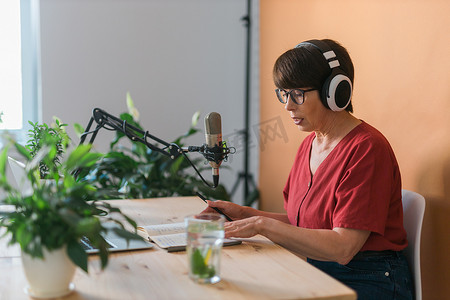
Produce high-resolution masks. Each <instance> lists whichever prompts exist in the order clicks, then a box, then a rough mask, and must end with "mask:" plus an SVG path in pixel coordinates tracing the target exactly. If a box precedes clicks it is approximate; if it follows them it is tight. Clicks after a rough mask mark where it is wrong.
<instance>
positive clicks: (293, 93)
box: [275, 89, 316, 105]
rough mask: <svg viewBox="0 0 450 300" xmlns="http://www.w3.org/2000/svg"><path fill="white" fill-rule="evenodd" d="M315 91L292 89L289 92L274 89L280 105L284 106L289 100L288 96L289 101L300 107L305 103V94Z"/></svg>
mask: <svg viewBox="0 0 450 300" xmlns="http://www.w3.org/2000/svg"><path fill="white" fill-rule="evenodd" d="M315 90H316V89H309V90H302V89H293V90H290V91H289V92H287V91H285V90H283V89H276V90H275V93H276V94H277V97H278V100H280V102H281V103H283V104H286V103H287V102H288V100H289V96H290V97H291V100H292V101H294V103H295V104H298V105H302V104H303V102H305V97H304V96H305V93H306V92H311V91H315Z"/></svg>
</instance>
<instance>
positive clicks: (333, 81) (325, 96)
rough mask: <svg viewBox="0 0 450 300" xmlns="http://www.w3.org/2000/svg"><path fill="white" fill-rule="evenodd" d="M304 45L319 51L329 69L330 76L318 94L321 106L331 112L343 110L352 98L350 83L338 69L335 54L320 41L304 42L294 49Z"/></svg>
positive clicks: (338, 64) (345, 75) (338, 65)
mask: <svg viewBox="0 0 450 300" xmlns="http://www.w3.org/2000/svg"><path fill="white" fill-rule="evenodd" d="M304 45H312V46H314V47H315V48H317V49H319V50H320V52H322V55H323V57H324V58H325V60H326V62H327V63H328V65H329V66H330V69H331V75H330V76H328V78H327V79H326V80H325V82H324V83H323V85H322V90H321V93H320V99H321V100H322V103H323V105H325V107H326V108H329V109H331V110H333V111H341V110H344V109H345V108H346V107H347V106H348V105H349V104H350V100H351V98H352V81H351V80H350V78H348V76H347V74H345V72H344V71H343V70H342V69H341V68H340V63H339V60H338V58H337V56H336V53H334V51H333V50H332V49H331V48H330V46H328V45H327V43H326V42H324V41H320V40H309V41H305V42H302V43H300V44H298V45H297V46H295V48H300V47H302V46H304Z"/></svg>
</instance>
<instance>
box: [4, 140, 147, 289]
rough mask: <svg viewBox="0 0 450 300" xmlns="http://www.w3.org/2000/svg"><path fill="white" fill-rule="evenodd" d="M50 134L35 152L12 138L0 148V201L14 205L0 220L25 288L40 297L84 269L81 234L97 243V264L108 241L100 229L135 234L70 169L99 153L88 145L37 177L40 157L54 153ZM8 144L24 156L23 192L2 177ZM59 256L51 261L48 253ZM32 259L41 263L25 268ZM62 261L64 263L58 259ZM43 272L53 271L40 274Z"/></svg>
mask: <svg viewBox="0 0 450 300" xmlns="http://www.w3.org/2000/svg"><path fill="white" fill-rule="evenodd" d="M55 138H56V137H55V136H53V135H51V134H44V135H43V136H42V137H41V141H42V142H41V148H40V150H39V151H38V152H37V153H36V155H35V157H34V158H33V157H32V156H31V155H30V153H29V150H28V149H27V148H25V147H24V146H22V145H20V144H18V143H16V142H14V141H11V143H10V144H9V145H7V146H6V147H5V148H4V149H3V150H2V151H1V152H0V188H1V189H2V190H3V192H4V194H5V196H4V199H2V200H3V201H2V202H3V204H9V205H12V206H14V208H15V209H14V210H13V211H11V212H4V213H2V215H1V216H0V226H2V227H4V228H5V234H4V235H6V236H9V237H10V241H9V244H19V245H20V248H21V251H22V261H23V265H24V268H25V275H26V277H27V279H28V283H29V287H28V292H29V293H30V294H31V295H33V296H36V297H40V298H42V297H58V296H62V295H64V294H66V293H69V292H70V291H71V289H72V286H73V285H71V279H72V277H73V274H74V271H75V266H78V267H80V268H81V269H83V270H84V271H85V272H88V256H87V253H86V252H85V250H84V249H83V247H82V246H81V244H80V243H79V242H80V239H81V238H82V237H87V238H88V239H89V240H90V242H91V243H92V244H93V245H94V246H95V247H96V248H98V249H99V256H100V261H101V267H102V268H105V267H106V265H107V263H108V250H107V242H106V241H105V239H104V238H103V235H102V234H104V233H106V232H107V231H108V230H114V231H115V232H116V233H117V234H118V235H120V236H122V237H123V238H125V239H127V240H129V239H140V237H139V236H138V235H137V234H135V233H131V232H128V231H126V230H125V229H124V225H123V224H122V221H121V220H124V221H126V222H128V223H129V224H130V225H132V226H133V227H134V228H136V223H135V222H134V221H133V220H132V219H130V218H129V217H127V216H126V215H124V214H122V213H121V211H120V210H119V209H118V208H114V207H112V206H111V205H110V204H108V203H104V202H102V201H100V200H96V199H95V188H94V187H93V186H92V185H90V184H89V183H87V182H85V181H78V180H76V178H74V176H73V175H72V170H75V169H78V168H81V167H89V166H92V165H93V164H94V163H95V162H96V161H97V160H98V159H99V158H100V156H101V155H100V154H98V153H92V152H90V151H89V150H90V146H89V145H81V146H79V147H77V148H75V149H74V150H73V151H71V152H66V154H67V159H66V160H64V161H63V162H61V163H59V164H57V165H55V166H54V167H52V168H49V169H48V173H47V175H46V177H47V178H51V179H52V180H50V181H47V180H45V181H42V180H40V163H41V162H43V163H45V164H48V165H50V164H51V163H52V162H53V161H54V159H55V156H56V155H57V153H58V151H57V146H56V144H57V143H56V142H57V141H56V140H55ZM11 147H13V148H15V150H16V152H18V153H20V155H21V156H22V157H23V160H24V161H25V162H26V168H25V170H24V172H25V173H26V176H27V179H28V181H29V183H30V184H31V186H32V192H31V193H28V194H22V193H21V190H20V189H18V188H15V187H13V186H12V185H11V184H10V182H9V181H8V179H7V177H6V162H7V157H8V152H9V150H10V148H11ZM105 221H110V222H115V223H117V224H119V227H118V228H113V229H108V228H110V227H106V226H105V225H104V224H103V223H104V222H105ZM58 258H59V259H60V261H59V262H57V263H56V264H52V261H53V259H58ZM32 263H35V264H36V263H37V265H38V266H41V267H43V268H44V269H41V270H33V269H28V267H30V265H31V264H32ZM65 263H67V265H63V264H65ZM55 266H56V267H55ZM31 268H33V267H31ZM64 274H65V275H64ZM47 275H48V276H53V277H50V278H45V276H47ZM42 284H44V286H42Z"/></svg>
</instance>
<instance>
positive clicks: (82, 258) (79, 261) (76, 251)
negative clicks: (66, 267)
mask: <svg viewBox="0 0 450 300" xmlns="http://www.w3.org/2000/svg"><path fill="white" fill-rule="evenodd" d="M67 255H68V256H69V258H70V259H71V260H72V262H73V263H74V264H75V265H76V266H78V267H80V268H81V269H82V270H83V271H85V272H86V273H88V256H87V254H86V252H85V251H84V249H83V247H82V246H81V245H80V244H79V243H78V242H76V241H73V240H72V241H70V242H69V243H68V244H67Z"/></svg>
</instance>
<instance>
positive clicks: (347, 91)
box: [320, 68, 352, 111]
mask: <svg viewBox="0 0 450 300" xmlns="http://www.w3.org/2000/svg"><path fill="white" fill-rule="evenodd" d="M320 96H321V97H320V99H321V100H322V103H323V105H325V107H326V108H329V109H331V110H332V111H341V110H344V109H345V108H346V107H347V106H348V105H349V104H350V100H351V98H352V82H351V80H350V78H348V77H347V76H346V75H345V74H344V72H342V71H340V70H339V68H335V69H333V71H332V73H331V75H330V76H329V77H328V78H327V79H326V80H325V82H324V84H323V86H322V93H321V95H320Z"/></svg>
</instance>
